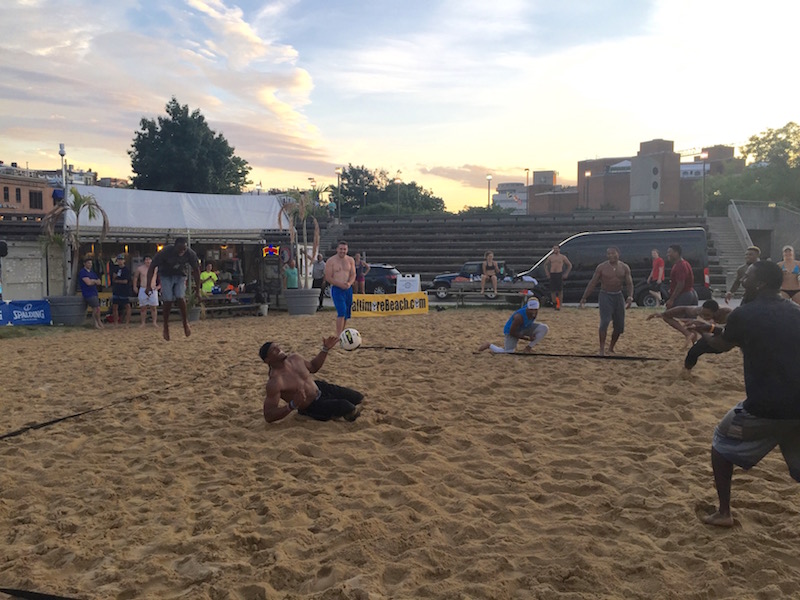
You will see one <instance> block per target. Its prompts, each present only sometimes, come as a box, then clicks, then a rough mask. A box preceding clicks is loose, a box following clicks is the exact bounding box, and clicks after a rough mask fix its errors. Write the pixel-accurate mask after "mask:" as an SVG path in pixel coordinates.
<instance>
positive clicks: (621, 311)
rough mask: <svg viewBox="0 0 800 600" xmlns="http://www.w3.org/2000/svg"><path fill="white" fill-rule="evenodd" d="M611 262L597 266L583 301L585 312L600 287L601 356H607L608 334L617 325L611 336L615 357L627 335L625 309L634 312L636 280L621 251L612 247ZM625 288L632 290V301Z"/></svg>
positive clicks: (610, 349)
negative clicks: (622, 338) (610, 326)
mask: <svg viewBox="0 0 800 600" xmlns="http://www.w3.org/2000/svg"><path fill="white" fill-rule="evenodd" d="M606 256H607V257H608V260H607V261H605V262H602V263H600V264H599V265H597V268H596V269H595V271H594V275H593V276H592V280H591V281H590V282H589V285H587V286H586V290H585V291H584V292H583V297H582V298H581V308H583V307H584V306H585V305H586V299H587V298H588V297H589V294H591V293H592V291H594V288H595V287H596V286H597V284H598V283H600V297H599V298H598V301H597V302H598V305H599V307H600V356H605V354H606V351H605V347H606V333H607V331H608V325H609V323H611V322H612V321H613V323H614V330H613V331H612V332H611V343H610V344H609V345H608V353H609V354H614V348H615V347H616V345H617V340H619V336H620V335H622V333H623V332H624V331H625V309H627V308H630V306H631V302H633V279H632V278H631V269H630V267H629V266H628V265H626V264H625V263H624V262H622V261H621V260H620V259H619V249H618V248H616V247H613V246H612V247H611V248H608V249H607V250H606ZM623 285H624V286H625V287H627V288H628V297H627V298H625V297H624V296H623V295H622V287H623Z"/></svg>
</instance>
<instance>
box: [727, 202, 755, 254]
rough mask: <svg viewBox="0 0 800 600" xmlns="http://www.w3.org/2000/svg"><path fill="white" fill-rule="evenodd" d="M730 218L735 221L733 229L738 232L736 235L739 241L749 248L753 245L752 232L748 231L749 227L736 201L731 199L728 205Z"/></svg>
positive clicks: (732, 221)
mask: <svg viewBox="0 0 800 600" xmlns="http://www.w3.org/2000/svg"><path fill="white" fill-rule="evenodd" d="M728 218H729V219H730V220H731V223H733V229H734V231H735V232H736V237H737V238H739V243H740V244H741V246H742V248H749V247H750V246H752V245H753V240H751V239H750V234H749V233H748V232H747V227H746V226H745V224H744V221H743V220H742V215H741V214H739V209H738V208H736V201H735V200H731V203H730V204H729V205H728Z"/></svg>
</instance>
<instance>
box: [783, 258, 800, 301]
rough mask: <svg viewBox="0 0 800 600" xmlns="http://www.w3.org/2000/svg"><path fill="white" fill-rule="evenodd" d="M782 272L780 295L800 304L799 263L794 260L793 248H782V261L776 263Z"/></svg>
mask: <svg viewBox="0 0 800 600" xmlns="http://www.w3.org/2000/svg"><path fill="white" fill-rule="evenodd" d="M778 266H779V267H780V268H781V271H783V284H781V294H782V295H783V296H784V297H785V298H789V300H792V301H793V302H796V303H797V304H800V294H799V293H798V292H800V263H799V262H797V261H796V260H795V259H794V248H792V247H791V246H784V247H783V260H782V261H781V262H779V263H778Z"/></svg>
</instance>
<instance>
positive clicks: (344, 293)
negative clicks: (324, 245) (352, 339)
mask: <svg viewBox="0 0 800 600" xmlns="http://www.w3.org/2000/svg"><path fill="white" fill-rule="evenodd" d="M355 280H356V263H355V261H354V260H353V258H352V257H350V256H347V242H345V241H344V240H342V241H341V242H339V244H338V245H337V246H336V256H331V257H330V258H329V259H328V262H326V263H325V281H327V282H328V283H329V284H331V300H333V305H334V306H335V307H336V335H337V336H339V335H341V333H342V332H343V331H344V329H345V326H346V324H347V319H349V318H350V308H351V307H352V305H353V283H354V282H355Z"/></svg>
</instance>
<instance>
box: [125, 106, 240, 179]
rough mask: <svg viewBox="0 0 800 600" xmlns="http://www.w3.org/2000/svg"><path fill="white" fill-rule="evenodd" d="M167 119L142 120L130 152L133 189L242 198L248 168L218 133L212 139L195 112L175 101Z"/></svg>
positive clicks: (207, 127) (170, 107)
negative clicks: (230, 195) (237, 196)
mask: <svg viewBox="0 0 800 600" xmlns="http://www.w3.org/2000/svg"><path fill="white" fill-rule="evenodd" d="M166 110H167V116H166V117H158V120H154V119H144V118H143V119H142V120H141V122H140V124H139V126H140V128H141V130H140V131H137V132H136V135H135V137H134V139H133V149H132V150H129V151H128V154H129V155H130V157H131V168H132V170H133V172H134V176H133V178H132V179H133V187H134V188H137V189H140V190H159V191H164V192H194V193H205V194H241V193H242V190H243V189H244V188H245V186H247V185H248V184H250V183H252V182H251V181H248V180H247V175H248V173H249V172H250V166H249V165H248V164H247V161H245V160H243V159H242V158H239V157H238V156H236V155H234V153H233V151H234V149H233V148H232V147H231V146H230V145H229V144H228V141H227V140H226V139H225V137H224V136H223V135H222V134H219V135H217V134H215V132H214V131H212V130H211V129H210V128H209V126H208V124H207V123H206V120H205V118H204V117H203V115H202V114H200V111H199V110H194V111H192V112H191V113H190V112H189V107H188V106H187V105H183V106H181V105H180V104H179V103H178V100H177V99H175V97H174V96H173V98H172V99H171V100H170V101H169V102H168V103H167V106H166Z"/></svg>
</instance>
